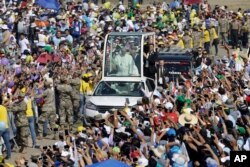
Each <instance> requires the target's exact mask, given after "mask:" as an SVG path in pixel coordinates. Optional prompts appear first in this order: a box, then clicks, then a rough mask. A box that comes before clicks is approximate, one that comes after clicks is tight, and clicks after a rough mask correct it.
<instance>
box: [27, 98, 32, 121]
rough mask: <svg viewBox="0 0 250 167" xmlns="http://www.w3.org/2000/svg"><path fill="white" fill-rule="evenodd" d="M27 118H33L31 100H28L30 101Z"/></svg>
mask: <svg viewBox="0 0 250 167" xmlns="http://www.w3.org/2000/svg"><path fill="white" fill-rule="evenodd" d="M26 116H27V117H33V110H32V100H31V99H28V101H27V110H26Z"/></svg>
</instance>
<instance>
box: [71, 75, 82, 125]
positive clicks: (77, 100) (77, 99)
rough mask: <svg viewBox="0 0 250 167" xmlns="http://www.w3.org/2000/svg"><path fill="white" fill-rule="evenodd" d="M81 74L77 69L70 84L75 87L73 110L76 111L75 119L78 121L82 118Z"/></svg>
mask: <svg viewBox="0 0 250 167" xmlns="http://www.w3.org/2000/svg"><path fill="white" fill-rule="evenodd" d="M80 75H81V72H79V71H76V72H75V73H74V74H73V78H72V79H71V82H70V85H71V86H72V89H73V99H72V100H73V112H74V116H75V118H76V119H75V120H76V121H77V122H78V121H79V120H80V119H79V118H80V114H79V110H80V92H79V87H80V83H81V80H80Z"/></svg>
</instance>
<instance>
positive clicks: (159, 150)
mask: <svg viewBox="0 0 250 167" xmlns="http://www.w3.org/2000/svg"><path fill="white" fill-rule="evenodd" d="M152 151H153V152H154V154H155V155H156V156H157V157H159V158H161V157H162V155H163V154H164V153H165V152H166V147H164V146H163V145H160V146H158V147H157V148H154V149H152Z"/></svg>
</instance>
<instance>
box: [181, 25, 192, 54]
mask: <svg viewBox="0 0 250 167" xmlns="http://www.w3.org/2000/svg"><path fill="white" fill-rule="evenodd" d="M182 40H183V43H184V47H185V49H192V48H193V43H192V38H191V37H190V35H189V32H188V29H186V30H185V33H184V36H183V37H182Z"/></svg>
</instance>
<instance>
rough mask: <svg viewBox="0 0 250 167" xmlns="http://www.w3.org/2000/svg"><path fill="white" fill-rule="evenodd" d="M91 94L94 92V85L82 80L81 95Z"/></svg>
mask: <svg viewBox="0 0 250 167" xmlns="http://www.w3.org/2000/svg"><path fill="white" fill-rule="evenodd" d="M89 92H93V85H92V84H89V83H88V82H85V81H83V80H81V85H80V93H83V94H85V95H86V94H88V93H89Z"/></svg>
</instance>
